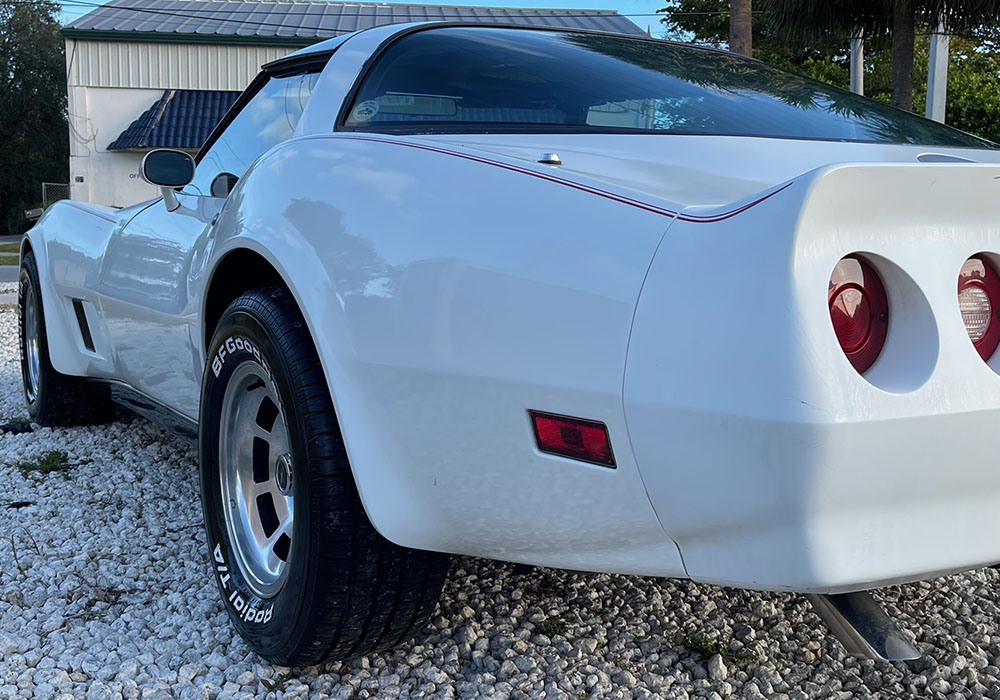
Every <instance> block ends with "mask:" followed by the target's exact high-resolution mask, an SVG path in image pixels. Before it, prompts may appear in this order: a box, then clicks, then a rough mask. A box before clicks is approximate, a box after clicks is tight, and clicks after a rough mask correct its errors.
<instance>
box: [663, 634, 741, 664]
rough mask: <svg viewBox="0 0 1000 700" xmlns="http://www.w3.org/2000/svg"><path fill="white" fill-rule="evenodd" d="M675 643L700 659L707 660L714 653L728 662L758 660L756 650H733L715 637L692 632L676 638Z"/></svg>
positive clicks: (739, 662)
mask: <svg viewBox="0 0 1000 700" xmlns="http://www.w3.org/2000/svg"><path fill="white" fill-rule="evenodd" d="M677 645H678V646H680V647H681V648H682V649H684V650H685V651H689V652H691V653H692V654H697V655H698V656H700V657H701V659H702V661H707V660H709V659H710V658H712V657H713V656H715V655H716V654H718V655H719V656H721V657H722V660H723V661H726V662H728V663H737V664H743V663H754V662H756V661H759V660H760V658H759V657H758V656H757V652H755V651H754V650H753V649H744V650H743V651H733V650H732V649H730V648H729V645H728V644H723V643H722V642H719V641H716V640H715V639H709V638H708V637H698V636H695V635H693V634H685V635H684V636H683V637H681V638H680V639H678V640H677Z"/></svg>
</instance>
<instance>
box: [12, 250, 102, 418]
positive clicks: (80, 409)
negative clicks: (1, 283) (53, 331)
mask: <svg viewBox="0 0 1000 700" xmlns="http://www.w3.org/2000/svg"><path fill="white" fill-rule="evenodd" d="M17 315H18V324H17V329H18V340H19V345H20V354H21V385H22V388H23V389H24V400H25V402H26V403H27V404H28V415H29V416H30V417H31V420H32V421H34V422H35V423H38V424H39V425H46V426H51V427H55V426H66V425H87V424H93V423H103V422H105V421H107V420H108V419H109V418H110V417H111V416H112V414H113V412H112V406H111V402H110V400H109V399H108V398H107V392H106V390H104V389H103V387H99V386H97V385H94V384H91V383H88V382H87V380H86V379H84V378H83V377H73V376H70V375H67V374H62V373H60V372H57V371H56V370H55V368H53V367H52V363H51V362H50V361H49V339H48V334H47V333H46V331H45V310H44V308H43V306H42V292H41V285H40V284H39V281H38V265H37V264H36V263H35V255H34V253H31V252H28V253H25V255H24V259H23V260H22V261H21V275H20V277H19V279H18V285H17Z"/></svg>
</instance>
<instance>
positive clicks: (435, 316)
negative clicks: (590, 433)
mask: <svg viewBox="0 0 1000 700" xmlns="http://www.w3.org/2000/svg"><path fill="white" fill-rule="evenodd" d="M290 167H294V168H295V169H296V170H297V171H300V172H308V173H311V174H312V175H311V176H310V177H308V178H289V177H283V175H284V174H285V173H287V172H289V171H288V168H290ZM536 167H537V170H538V171H539V173H541V174H543V175H544V174H546V173H545V171H546V170H547V169H546V168H545V167H544V166H536ZM469 182H474V183H475V187H473V188H470V187H469V186H468V183H469ZM428 183H434V186H433V187H428ZM499 193H503V194H502V196H501V195H500V194H499ZM672 221H673V216H671V215H665V214H663V213H653V212H651V211H647V210H644V209H642V208H638V207H634V206H625V205H622V204H621V203H619V202H616V201H612V200H609V199H603V198H601V197H595V196H593V195H592V194H588V193H587V192H584V191H581V190H579V189H576V188H573V187H567V186H564V185H560V184H556V183H553V182H546V181H536V180H535V179H534V178H531V177H526V176H525V175H524V174H522V173H519V172H516V171H512V170H508V169H504V168H501V167H491V166H485V165H483V164H482V163H479V162H476V161H474V160H470V159H464V158H460V157H454V156H451V155H446V154H442V153H440V152H437V151H434V150H427V149H423V148H415V147H414V148H409V147H405V146H400V145H398V144H393V143H389V142H384V141H380V140H371V139H358V138H354V137H351V136H339V135H331V136H326V137H310V138H301V139H295V140H293V141H291V142H287V143H286V144H284V145H282V146H279V147H278V148H276V149H274V150H273V151H272V152H271V153H270V154H268V155H267V156H266V157H265V158H263V159H262V160H261V161H258V163H257V164H256V165H255V166H254V167H253V168H252V170H251V171H250V172H249V173H248V174H247V175H246V176H245V177H244V179H243V181H242V182H241V184H240V186H238V188H237V190H236V191H235V192H234V193H233V194H232V195H231V197H230V200H229V203H228V205H227V207H226V208H225V210H224V211H223V214H222V216H221V217H220V220H219V223H218V225H217V229H218V234H217V235H218V239H217V242H216V251H215V253H214V256H213V259H214V260H219V259H221V258H222V257H223V256H225V255H226V254H227V253H228V252H229V251H231V250H233V249H235V248H239V247H248V248H251V249H253V250H257V251H259V252H261V254H263V255H265V256H266V257H267V258H268V259H269V260H270V261H271V262H272V264H274V266H275V267H276V268H277V269H278V270H279V272H280V273H281V275H282V277H283V278H284V279H285V280H286V281H287V283H288V285H289V287H290V288H291V289H292V292H293V294H294V295H295V297H296V299H297V301H298V302H299V306H300V308H301V309H302V310H303V313H304V314H305V317H306V321H307V323H308V324H309V327H310V331H311V333H312V336H313V338H314V339H315V341H316V345H317V348H318V350H319V353H320V356H321V359H322V362H323V366H324V368H325V371H326V373H327V378H328V380H329V384H330V387H331V391H332V393H333V397H334V402H335V405H336V408H337V411H338V418H339V420H340V424H341V428H342V430H343V434H344V438H345V442H346V445H347V449H348V452H349V455H350V458H351V464H352V466H353V469H354V473H355V477H356V479H357V483H358V487H359V490H360V493H361V497H362V500H363V501H364V504H365V508H366V510H367V512H368V514H369V517H370V518H371V519H372V521H373V523H374V524H375V526H376V527H377V528H378V529H379V531H380V532H381V533H382V534H383V535H384V536H385V537H387V538H389V539H390V540H392V541H394V542H397V543H399V544H402V545H406V546H410V547H415V548H422V549H432V550H440V551H448V552H455V553H461V554H469V555H475V556H485V557H493V558H497V559H507V560H513V561H520V562H526V563H538V564H546V565H549V566H561V567H567V568H574V569H600V570H610V571H620V572H626V573H627V572H644V573H655V574H660V575H664V576H681V575H684V569H683V565H682V563H681V560H680V557H679V554H678V552H677V548H676V546H675V545H674V543H673V542H672V541H671V540H670V538H669V537H667V536H666V535H665V534H664V532H663V530H662V528H661V527H660V525H659V522H658V521H657V519H656V516H655V514H654V513H653V510H652V507H651V506H650V503H649V499H648V497H647V496H646V493H645V490H644V487H643V485H642V481H641V479H640V478H639V474H638V470H637V468H636V465H635V462H634V460H633V459H632V455H631V448H630V446H629V438H628V432H627V430H626V426H625V421H624V412H623V407H622V393H621V392H622V378H623V372H624V367H625V355H626V352H627V346H628V336H629V328H630V326H631V323H632V314H633V311H634V308H635V302H636V299H637V298H638V295H639V290H640V287H641V285H642V282H643V279H644V277H645V274H646V269H647V267H648V265H649V261H650V259H651V257H652V255H653V251H654V250H655V248H656V246H657V244H658V243H659V241H660V239H661V238H662V236H663V234H664V232H665V231H666V230H667V228H668V227H669V226H670V224H671V223H672ZM213 265H214V263H213ZM223 359H224V358H223ZM211 360H212V361H214V358H211ZM528 409H539V410H545V411H550V412H554V413H562V414H568V415H575V416H582V417H586V418H590V419H594V420H599V421H602V422H604V423H606V424H607V426H608V430H609V432H610V434H611V440H612V444H613V447H614V450H615V456H616V459H617V467H616V468H615V469H608V468H606V467H598V466H593V465H589V464H583V463H580V462H575V461H573V460H568V459H565V458H562V457H556V456H552V455H545V454H541V453H540V452H538V451H537V449H536V448H535V444H534V437H533V433H532V428H531V425H530V422H529V419H528V413H527V411H528ZM540 533H544V536H540Z"/></svg>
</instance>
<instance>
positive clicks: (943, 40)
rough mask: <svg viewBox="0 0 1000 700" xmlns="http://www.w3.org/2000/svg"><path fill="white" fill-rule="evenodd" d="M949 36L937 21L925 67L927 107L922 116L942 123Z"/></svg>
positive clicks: (946, 83) (946, 97) (946, 86)
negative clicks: (928, 60) (928, 58)
mask: <svg viewBox="0 0 1000 700" xmlns="http://www.w3.org/2000/svg"><path fill="white" fill-rule="evenodd" d="M950 44H951V37H949V36H948V35H947V34H946V33H945V26H944V21H943V20H941V21H939V22H938V26H937V29H935V30H934V33H933V34H931V58H930V63H929V65H928V67H927V107H926V109H925V110H924V116H926V117H927V118H928V119H933V120H934V121H936V122H941V123H942V124H944V114H945V105H946V104H947V102H948V49H949V48H950Z"/></svg>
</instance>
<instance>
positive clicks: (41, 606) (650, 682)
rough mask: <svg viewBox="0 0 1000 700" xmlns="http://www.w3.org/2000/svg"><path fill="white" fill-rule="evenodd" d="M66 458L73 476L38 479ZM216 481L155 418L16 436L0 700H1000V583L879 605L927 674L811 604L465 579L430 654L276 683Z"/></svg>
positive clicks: (3, 558) (11, 455)
mask: <svg viewBox="0 0 1000 700" xmlns="http://www.w3.org/2000/svg"><path fill="white" fill-rule="evenodd" d="M7 290H8V288H0V292H3V291H7ZM16 338H17V335H16V319H15V314H14V312H13V311H12V310H10V309H9V308H7V309H3V310H0V419H2V420H0V422H5V421H7V420H9V419H11V418H15V417H18V416H23V415H24V412H25V411H24V407H23V404H22V399H21V389H20V374H19V366H18V363H17V361H16V346H17V339H16ZM50 450H58V451H63V452H65V453H66V454H67V460H68V462H69V463H70V464H71V465H73V466H70V467H69V468H68V469H66V470H65V471H55V472H52V473H48V474H44V475H43V474H40V473H38V472H36V471H31V470H24V469H21V468H19V467H18V464H20V463H22V462H27V461H34V460H38V459H39V458H40V457H41V456H43V455H44V453H46V452H48V451H50ZM197 482H198V478H197V470H196V457H195V453H194V452H193V450H192V449H191V448H190V447H189V446H188V445H187V444H186V443H184V442H183V441H181V440H178V439H176V438H173V437H170V436H169V435H167V434H166V433H164V432H163V431H162V430H160V429H159V428H156V427H154V426H152V425H151V424H149V423H147V422H146V421H144V420H142V419H139V418H127V417H125V418H124V419H123V420H122V421H121V422H117V423H113V424H110V425H106V426H102V427H97V428H77V429H70V430H63V429H59V430H49V429H42V428H38V427H36V428H35V430H34V432H32V433H27V434H11V433H5V434H0V698H46V699H48V698H87V699H88V700H89V699H92V698H93V699H97V698H122V697H124V698H140V697H141V698H283V697H284V698H339V699H341V700H349V699H352V700H353V699H360V698H366V697H371V698H373V697H378V698H417V697H427V698H430V697H433V698H475V697H487V698H524V697H531V698H565V699H567V700H576V699H578V698H579V699H582V698H679V699H682V698H690V697H705V698H712V699H713V700H716V699H718V698H724V697H732V698H761V697H765V698H781V699H785V698H791V699H795V700H798V699H801V698H838V699H842V700H848V699H849V698H873V697H877V698H910V697H912V698H949V699H952V698H955V699H957V698H970V697H989V698H1000V680H998V678H1000V670H998V666H1000V658H998V657H1000V632H998V622H1000V611H998V601H1000V589H998V579H1000V577H998V575H997V572H996V571H994V570H992V569H987V570H980V571H975V572H970V573H967V574H962V575H958V576H952V577H948V578H945V579H940V580H937V581H934V582H932V583H929V584H914V585H909V586H902V587H899V588H892V589H888V590H886V591H884V592H882V593H881V594H879V597H880V598H881V599H882V600H883V602H884V603H885V604H886V606H887V608H888V609H889V612H890V614H892V615H894V616H895V617H896V618H897V619H898V620H900V622H901V625H902V626H903V627H904V628H905V629H907V630H909V631H911V632H912V633H913V634H914V635H915V637H916V640H917V644H918V646H919V647H920V648H921V649H922V650H924V651H925V652H926V653H927V657H926V658H925V659H924V660H922V661H919V662H916V663H915V664H912V665H911V666H906V665H904V664H888V663H875V662H873V661H867V660H858V659H854V658H851V657H848V656H846V655H845V654H844V652H843V650H842V649H841V647H840V646H839V645H838V644H837V642H835V641H834V640H833V639H832V638H831V637H830V636H828V635H827V633H826V632H825V629H824V628H823V626H822V624H821V623H820V621H819V619H818V618H817V617H816V616H815V615H814V614H813V613H812V611H811V609H810V608H809V605H808V603H806V602H805V600H804V599H802V598H800V597H797V596H791V595H776V594H765V593H750V592H741V591H734V590H728V589H722V588H717V587H713V586H703V585H698V584H693V583H690V582H684V581H666V580H660V579H653V578H637V577H625V576H607V575H598V574H580V573H566V572H560V571H550V570H544V569H534V570H527V569H525V570H523V571H522V570H521V569H518V568H516V567H513V566H510V565H506V564H498V563H492V562H488V561H480V560H475V559H459V560H457V562H456V564H455V566H454V567H453V569H452V572H451V577H450V580H449V583H448V584H447V585H446V586H445V592H444V598H443V601H442V604H441V608H440V611H439V613H438V614H437V615H436V616H435V617H434V619H433V622H432V626H431V628H430V629H429V636H428V637H427V638H426V639H424V640H423V641H420V642H418V643H411V644H408V645H406V646H403V647H401V648H399V649H398V650H396V651H394V652H392V653H387V654H382V655H373V656H369V657H367V658H363V659H357V660H354V661H351V662H349V663H334V664H329V665H327V666H325V667H320V668H309V669H305V670H295V671H292V670H290V669H287V668H280V667H275V666H273V665H271V664H268V663H265V662H263V661H261V660H260V659H259V658H257V657H255V656H254V655H253V654H252V653H250V651H249V650H248V649H247V647H246V645H245V644H243V643H242V642H241V641H240V640H239V639H238V638H235V637H234V636H233V634H232V632H231V631H230V627H229V624H228V622H227V619H226V615H225V613H224V612H223V609H222V606H221V605H220V603H219V600H218V595H217V592H216V589H215V583H214V582H213V581H212V579H211V578H210V576H209V570H208V566H207V554H206V551H205V544H204V542H205V541H204V537H203V535H202V524H201V512H200V505H199V500H198V483H197ZM707 502H708V503H710V502H711V499H708V501H707ZM983 536H996V533H993V534H990V533H983ZM716 645H718V646H716ZM692 649H700V650H701V652H703V653H698V652H697V651H692ZM715 649H725V650H727V653H726V655H725V656H726V657H727V658H726V659H725V660H723V659H722V658H721V657H719V656H713V651H714V650H715Z"/></svg>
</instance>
